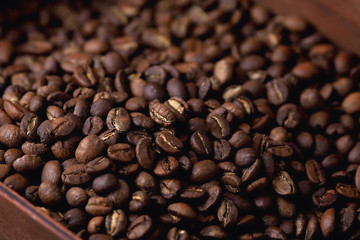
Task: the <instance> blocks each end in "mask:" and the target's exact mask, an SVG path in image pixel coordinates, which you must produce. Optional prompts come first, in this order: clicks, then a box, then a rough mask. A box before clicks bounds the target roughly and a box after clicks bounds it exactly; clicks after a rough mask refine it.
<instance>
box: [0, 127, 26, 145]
mask: <svg viewBox="0 0 360 240" xmlns="http://www.w3.org/2000/svg"><path fill="white" fill-rule="evenodd" d="M22 140H23V139H22V134H21V130H20V128H19V127H18V126H16V125H13V124H4V125H2V126H1V127H0V142H1V143H2V144H4V145H6V146H8V147H16V146H19V145H20V144H21V142H22Z"/></svg>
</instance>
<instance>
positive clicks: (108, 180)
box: [92, 173, 118, 194]
mask: <svg viewBox="0 0 360 240" xmlns="http://www.w3.org/2000/svg"><path fill="white" fill-rule="evenodd" d="M117 184H118V181H117V178H116V177H115V175H113V174H111V173H106V174H103V175H101V176H99V177H97V178H95V179H94V181H93V183H92V189H93V190H94V191H95V192H96V193H98V194H103V193H106V192H109V191H110V190H112V189H114V188H116V187H117Z"/></svg>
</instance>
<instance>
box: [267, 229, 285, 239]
mask: <svg viewBox="0 0 360 240" xmlns="http://www.w3.org/2000/svg"><path fill="white" fill-rule="evenodd" d="M264 235H265V236H267V237H269V238H270V239H286V236H285V234H284V232H283V231H282V230H281V229H279V228H277V227H268V228H266V229H265V233H264Z"/></svg>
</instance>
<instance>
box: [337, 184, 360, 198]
mask: <svg viewBox="0 0 360 240" xmlns="http://www.w3.org/2000/svg"><path fill="white" fill-rule="evenodd" d="M335 189H336V192H337V193H338V194H340V195H342V196H344V197H348V198H354V199H358V198H360V192H359V191H358V190H357V189H356V187H355V186H353V185H349V184H345V183H338V184H336V188H335Z"/></svg>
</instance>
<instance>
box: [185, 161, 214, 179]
mask: <svg viewBox="0 0 360 240" xmlns="http://www.w3.org/2000/svg"><path fill="white" fill-rule="evenodd" d="M218 170H219V168H218V166H217V165H216V164H215V163H214V161H212V160H203V161H199V162H197V163H195V164H194V166H193V168H192V170H191V175H190V179H191V180H192V181H194V182H205V181H209V180H211V179H213V178H214V177H215V176H216V174H217V173H218Z"/></svg>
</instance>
